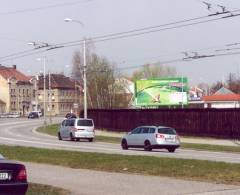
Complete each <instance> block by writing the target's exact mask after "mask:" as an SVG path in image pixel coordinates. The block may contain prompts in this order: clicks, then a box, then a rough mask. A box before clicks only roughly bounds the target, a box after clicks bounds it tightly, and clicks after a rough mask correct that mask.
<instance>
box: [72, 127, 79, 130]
mask: <svg viewBox="0 0 240 195" xmlns="http://www.w3.org/2000/svg"><path fill="white" fill-rule="evenodd" d="M71 130H72V131H77V130H80V129H77V128H75V127H72V129H71Z"/></svg>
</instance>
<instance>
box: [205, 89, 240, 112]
mask: <svg viewBox="0 0 240 195" xmlns="http://www.w3.org/2000/svg"><path fill="white" fill-rule="evenodd" d="M203 101H204V107H205V108H240V95H239V94H235V93H233V92H232V91H230V90H229V89H226V88H225V87H222V88H221V89H219V90H218V91H217V92H216V93H214V94H213V95H210V96H203Z"/></svg>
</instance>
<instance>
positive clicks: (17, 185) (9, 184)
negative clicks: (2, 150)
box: [0, 154, 28, 195]
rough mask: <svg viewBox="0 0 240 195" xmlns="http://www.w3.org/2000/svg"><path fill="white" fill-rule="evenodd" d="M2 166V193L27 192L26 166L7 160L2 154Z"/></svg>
mask: <svg viewBox="0 0 240 195" xmlns="http://www.w3.org/2000/svg"><path fill="white" fill-rule="evenodd" d="M0 167H1V169H0V194H4V195H7V194H17V195H24V194H26V192H27V189H28V182H27V172H26V168H25V166H24V165H23V164H21V163H17V162H14V161H9V160H6V159H4V157H3V156H2V155H1V154H0Z"/></svg>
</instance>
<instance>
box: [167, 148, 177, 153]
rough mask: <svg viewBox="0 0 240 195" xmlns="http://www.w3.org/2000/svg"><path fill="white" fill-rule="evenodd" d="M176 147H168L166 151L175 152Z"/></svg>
mask: <svg viewBox="0 0 240 195" xmlns="http://www.w3.org/2000/svg"><path fill="white" fill-rule="evenodd" d="M175 150H176V148H168V152H172V153H173V152H175Z"/></svg>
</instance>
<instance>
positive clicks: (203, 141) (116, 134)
mask: <svg viewBox="0 0 240 195" xmlns="http://www.w3.org/2000/svg"><path fill="white" fill-rule="evenodd" d="M95 133H96V135H99V136H109V137H119V138H121V137H122V136H123V135H124V134H126V133H123V132H112V131H102V130H95ZM181 142H184V143H195V144H211V145H222V146H239V147H240V145H239V144H237V143H235V142H234V141H233V140H227V139H214V138H201V137H196V138H194V137H181ZM238 143H240V142H238Z"/></svg>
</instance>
